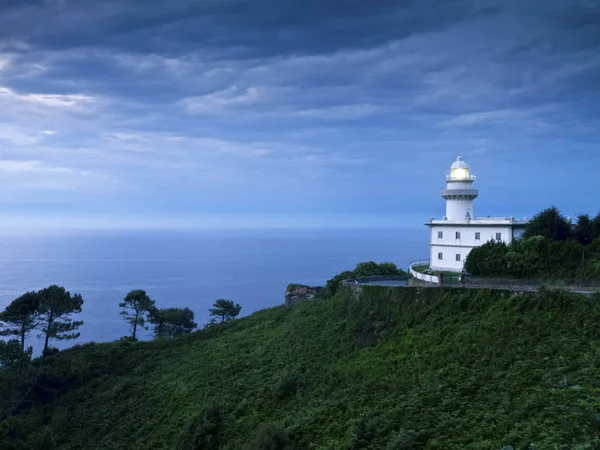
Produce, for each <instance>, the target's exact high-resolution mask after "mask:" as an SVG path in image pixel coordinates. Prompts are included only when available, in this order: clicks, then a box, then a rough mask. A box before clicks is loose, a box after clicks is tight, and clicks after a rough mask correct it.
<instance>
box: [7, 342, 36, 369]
mask: <svg viewBox="0 0 600 450" xmlns="http://www.w3.org/2000/svg"><path fill="white" fill-rule="evenodd" d="M32 352H33V349H32V348H31V347H28V348H27V350H25V349H21V343H20V342H19V340H18V339H10V340H8V341H2V340H0V369H1V368H3V367H8V366H12V365H13V364H16V363H18V362H19V361H29V360H30V359H31V353H32Z"/></svg>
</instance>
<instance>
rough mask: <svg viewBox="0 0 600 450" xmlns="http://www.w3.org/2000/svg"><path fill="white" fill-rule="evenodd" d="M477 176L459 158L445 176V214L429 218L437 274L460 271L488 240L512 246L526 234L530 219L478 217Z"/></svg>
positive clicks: (431, 247)
mask: <svg viewBox="0 0 600 450" xmlns="http://www.w3.org/2000/svg"><path fill="white" fill-rule="evenodd" d="M474 183H475V175H473V174H472V173H471V169H470V167H469V165H468V164H467V163H466V162H465V161H464V160H463V159H462V158H461V157H460V156H459V157H458V158H456V161H454V162H453V163H452V165H451V166H450V171H449V172H448V173H447V174H446V187H445V188H443V189H442V198H443V199H444V200H445V201H446V215H445V216H444V217H443V218H442V219H433V218H431V219H429V222H428V223H427V224H426V225H427V226H428V227H429V230H430V239H429V247H430V259H429V266H430V268H431V269H432V270H434V271H440V272H461V271H462V270H463V267H464V263H465V261H466V259H467V256H468V254H469V252H470V251H471V250H472V249H473V248H475V247H477V246H480V245H483V244H485V243H486V242H488V241H502V242H505V243H507V244H510V243H511V242H512V240H513V239H516V238H518V237H519V236H521V235H522V234H523V231H524V230H525V226H526V225H527V219H523V220H519V219H516V218H515V217H490V216H486V217H476V216H475V210H474V208H473V203H474V200H475V199H476V198H477V197H479V191H478V190H477V189H476V188H475V187H474Z"/></svg>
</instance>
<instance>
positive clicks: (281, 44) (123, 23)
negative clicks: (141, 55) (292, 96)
mask: <svg viewBox="0 0 600 450" xmlns="http://www.w3.org/2000/svg"><path fill="white" fill-rule="evenodd" d="M5 7H6V6H5ZM483 12H485V11H483ZM481 13H482V10H481V9H480V8H479V9H477V8H475V7H474V6H473V5H472V4H471V3H470V2H467V1H465V0H450V1H445V2H437V1H433V0H426V1H416V0H403V1H395V2H365V1H359V0H343V1H341V0H338V1H331V2H323V1H321V0H303V1H300V0H290V1H278V0H263V1H260V2H257V1H218V2H217V1H212V2H211V1H208V2H205V1H202V2H197V1H193V2H192V1H188V0H185V1H179V2H164V1H156V0H136V1H131V0H129V1H128V0H123V1H119V2H112V1H102V0H100V1H70V2H69V1H55V2H44V3H43V4H42V3H40V2H30V3H28V4H27V5H26V6H23V7H21V8H17V7H16V6H15V4H11V6H10V7H9V8H8V13H5V14H2V16H0V17H1V18H0V38H1V37H4V38H8V37H10V38H15V37H18V38H20V39H23V40H25V41H27V42H29V43H31V44H32V45H34V46H35V47H38V48H40V47H41V48H54V49H66V48H73V47H78V46H103V47H110V48H118V49H121V50H127V51H143V52H159V53H164V54H178V53H181V52H189V51H193V50H195V49H198V48H203V49H204V50H207V49H212V50H213V53H214V56H219V55H224V54H226V55H228V56H232V55H235V56H237V57H268V56H274V55H278V54H281V53H295V54H304V53H323V52H331V51H335V50H339V49H343V48H366V47H371V46H374V45H379V44H381V43H384V42H387V41H390V40H396V39H401V38H404V37H407V36H410V35H411V34H414V33H420V32H426V31H430V30H436V29H439V28H441V27H444V26H446V25H448V24H451V23H456V22H458V21H461V20H464V19H465V18H468V17H472V16H473V15H476V14H481Z"/></svg>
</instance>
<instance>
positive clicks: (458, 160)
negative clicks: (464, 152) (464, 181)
mask: <svg viewBox="0 0 600 450" xmlns="http://www.w3.org/2000/svg"><path fill="white" fill-rule="evenodd" d="M450 169H467V170H468V169H469V165H468V164H467V163H466V162H464V161H463V159H462V156H459V157H458V158H456V161H454V162H453V163H452V166H451V167H450Z"/></svg>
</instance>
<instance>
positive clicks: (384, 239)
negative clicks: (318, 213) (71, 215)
mask: <svg viewBox="0 0 600 450" xmlns="http://www.w3.org/2000/svg"><path fill="white" fill-rule="evenodd" d="M427 237H428V233H427V231H426V230H425V229H401V228H398V229H343V230H334V229H326V230H317V229H275V230H273V229H270V230H257V229H251V230H201V231H190V230H185V231H181V230H152V231H149V230H110V231H90V230H87V231H83V230H69V231H52V232H47V233H39V232H31V233H28V232H24V233H10V234H7V235H0V309H4V308H5V307H6V305H8V304H9V303H10V302H11V301H12V300H13V299H15V298H17V297H18V296H20V295H21V294H23V293H25V292H27V291H31V290H39V289H42V288H44V287H47V286H49V285H51V284H58V285H60V286H64V287H65V288H66V289H67V290H69V291H70V292H71V293H79V294H81V295H82V296H83V299H84V305H83V312H82V313H81V314H79V315H78V316H79V317H80V320H83V321H84V325H83V326H82V327H81V329H80V332H81V336H80V337H79V338H78V339H77V340H75V341H62V342H60V341H58V342H57V341H54V342H53V343H52V345H53V346H56V347H58V348H65V347H69V346H71V345H73V344H74V343H84V342H91V341H94V342H105V341H113V340H116V339H119V338H120V337H122V336H125V335H127V334H128V333H129V326H128V325H127V324H126V323H125V322H124V321H123V320H122V318H121V316H120V315H119V302H120V301H121V300H122V299H123V297H124V296H125V295H126V294H127V292H129V291H131V290H133V289H144V290H145V291H146V292H147V293H148V295H149V296H150V297H151V298H152V299H153V300H155V301H156V305H157V306H158V307H161V308H165V307H186V306H187V307H189V308H191V309H192V310H193V311H194V313H195V320H196V322H197V323H198V324H199V326H200V327H201V326H203V325H204V324H206V323H207V322H208V320H209V312H208V309H209V308H210V307H211V306H212V304H213V303H214V301H215V300H216V299H219V298H224V299H230V300H233V301H235V302H237V303H239V304H240V305H242V313H241V316H244V315H248V314H252V313H253V312H255V311H257V310H260V309H264V308H270V307H273V306H277V305H281V304H283V302H284V293H285V288H286V286H287V284H288V283H303V284H309V285H323V284H325V282H326V281H327V279H329V278H331V277H333V276H334V275H336V274H337V273H339V272H342V271H344V270H349V269H353V268H354V267H355V266H356V264H357V263H359V262H361V261H371V260H372V261H376V262H387V261H391V262H393V263H395V264H396V265H398V266H399V267H401V268H404V269H406V268H407V267H408V265H409V263H410V261H412V260H414V259H419V258H426V257H427V255H428V240H427ZM150 336H151V335H150V331H146V332H144V333H142V336H141V337H142V338H143V339H144V338H145V339H148V338H150ZM29 345H33V346H34V348H35V349H39V345H40V340H39V339H38V338H36V337H35V336H33V337H32V339H31V342H30V343H29Z"/></svg>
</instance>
